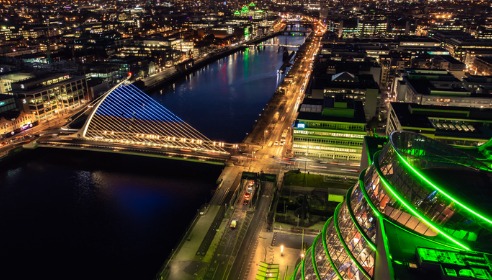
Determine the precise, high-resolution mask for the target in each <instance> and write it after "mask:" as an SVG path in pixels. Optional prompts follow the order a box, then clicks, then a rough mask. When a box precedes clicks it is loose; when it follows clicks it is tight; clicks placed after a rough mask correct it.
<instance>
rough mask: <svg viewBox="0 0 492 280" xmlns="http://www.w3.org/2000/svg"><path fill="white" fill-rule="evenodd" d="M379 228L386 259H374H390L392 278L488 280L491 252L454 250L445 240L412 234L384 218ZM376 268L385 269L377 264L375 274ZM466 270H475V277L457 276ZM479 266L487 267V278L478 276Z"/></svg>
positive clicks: (409, 279)
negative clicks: (384, 245) (383, 240)
mask: <svg viewBox="0 0 492 280" xmlns="http://www.w3.org/2000/svg"><path fill="white" fill-rule="evenodd" d="M382 229H383V231H384V237H385V240H386V244H387V248H388V250H389V253H388V255H389V256H388V257H387V258H386V260H385V259H384V258H378V259H377V261H379V262H384V261H388V262H390V269H392V270H393V277H394V279H400V280H413V279H420V280H435V279H449V280H451V279H490V273H491V272H492V271H491V265H492V263H491V260H492V255H490V254H487V253H480V252H463V251H456V250H455V249H453V248H451V247H448V246H446V245H445V244H446V243H442V242H439V241H437V240H431V239H429V238H426V237H423V236H421V235H418V234H415V233H412V232H410V231H408V230H405V229H403V228H402V227H400V226H398V225H396V224H394V223H393V222H391V221H389V220H388V219H383V221H382ZM477 264H478V265H477ZM378 267H379V268H381V267H383V268H384V267H385V266H384V265H378V263H377V264H376V274H378ZM466 269H471V270H473V269H475V270H476V272H477V273H475V274H472V275H474V276H468V277H457V275H462V274H463V273H465V271H466ZM480 269H485V270H487V271H488V272H487V273H488V274H489V277H485V278H483V277H479V275H480V273H478V271H479V270H480ZM461 270H463V271H462V272H461ZM453 272H455V273H456V275H454V273H453ZM450 276H451V277H450ZM452 276H454V277H452ZM462 276H463V275H462Z"/></svg>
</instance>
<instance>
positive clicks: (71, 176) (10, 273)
mask: <svg viewBox="0 0 492 280" xmlns="http://www.w3.org/2000/svg"><path fill="white" fill-rule="evenodd" d="M272 40H275V38H274V39H271V40H269V41H268V42H272ZM276 40H279V41H280V43H288V44H299V43H302V41H303V40H304V37H284V36H280V37H278V38H277V39H276ZM281 64H282V53H281V52H278V51H277V47H275V46H265V47H262V48H258V49H257V48H249V49H247V50H245V51H243V52H238V53H235V54H233V55H230V56H228V57H226V58H223V59H221V60H219V61H216V62H214V63H212V64H210V65H209V66H207V67H205V68H203V69H202V70H199V71H197V72H196V73H194V74H192V75H189V76H188V77H187V78H186V79H184V80H182V81H179V82H177V83H176V84H174V85H171V86H169V87H167V88H163V89H162V92H161V90H160V89H159V90H157V91H155V92H153V93H150V95H151V96H152V97H153V98H155V99H156V100H157V101H159V102H160V103H161V104H163V105H164V106H165V107H167V108H168V109H169V110H171V111H172V112H174V113H175V114H176V115H178V116H179V117H181V118H182V119H184V120H185V121H186V122H188V123H189V124H190V125H192V126H193V127H194V128H196V129H198V130H199V131H200V132H202V133H203V134H204V135H206V136H207V137H209V138H210V139H213V140H223V141H227V142H232V143H234V142H240V141H242V140H243V138H244V137H245V136H246V133H247V132H249V131H250V130H251V128H252V126H253V125H254V123H255V120H256V119H257V118H258V116H259V114H260V113H261V111H262V108H263V107H264V105H265V104H266V103H267V101H268V100H269V99H270V97H271V96H272V95H273V92H274V91H275V88H276V87H277V85H278V84H279V83H280V82H281V79H282V76H280V75H279V74H278V73H277V69H279V68H280V66H281ZM221 169H222V167H220V166H212V165H206V164H200V163H190V162H184V161H169V160H162V159H154V158H143V157H135V156H127V155H114V154H106V153H91V152H83V151H62V150H42V149H39V150H35V151H27V152H23V153H21V154H19V155H17V156H15V157H13V158H10V159H8V160H5V161H3V162H1V163H0V255H1V260H2V264H1V267H2V269H1V270H0V278H2V279H24V278H39V279H139V280H140V279H153V278H154V276H155V274H156V273H157V272H158V270H159V267H160V266H161V265H162V263H163V262H164V260H165V259H166V258H167V257H168V255H169V254H170V252H171V250H172V248H174V247H175V246H176V245H177V243H178V242H179V240H180V238H181V236H182V234H183V233H184V232H185V230H186V229H187V227H188V225H189V224H190V223H191V221H192V219H193V217H194V216H195V214H196V212H197V209H198V208H199V207H200V206H201V205H202V204H203V203H206V202H208V201H209V200H210V198H211V195H212V191H213V189H214V187H215V181H216V179H217V178H218V176H219V174H220V172H221Z"/></svg>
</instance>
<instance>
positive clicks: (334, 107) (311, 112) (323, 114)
mask: <svg viewBox="0 0 492 280" xmlns="http://www.w3.org/2000/svg"><path fill="white" fill-rule="evenodd" d="M297 118H298V119H304V120H322V121H339V122H355V123H366V119H365V116H364V107H363V105H362V102H360V101H354V100H339V99H334V98H330V97H325V98H324V99H315V98H305V99H304V101H303V103H302V104H301V106H299V115H298V116H297Z"/></svg>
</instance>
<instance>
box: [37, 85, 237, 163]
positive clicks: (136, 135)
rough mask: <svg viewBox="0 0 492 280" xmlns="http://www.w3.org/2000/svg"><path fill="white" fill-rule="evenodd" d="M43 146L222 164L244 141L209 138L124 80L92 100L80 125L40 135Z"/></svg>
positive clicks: (40, 142) (40, 144) (40, 143)
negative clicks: (91, 106)
mask: <svg viewBox="0 0 492 280" xmlns="http://www.w3.org/2000/svg"><path fill="white" fill-rule="evenodd" d="M38 142H39V143H38V145H39V146H46V147H52V148H65V149H84V150H95V151H104V152H116V153H125V154H137V155H146V156H158V157H167V158H179V159H188V160H196V161H204V162H209V163H217V162H222V163H224V162H225V161H227V160H228V159H229V158H230V152H229V151H233V150H237V149H238V148H239V147H240V145H243V144H231V143H225V142H221V141H214V140H210V139H208V138H207V137H205V136H204V135H203V134H201V133H200V132H198V131H197V130H196V129H195V128H193V127H192V126H190V125H189V124H187V123H186V122H185V121H183V120H182V119H180V118H179V117H178V116H176V115H175V114H174V113H172V112H171V111H169V110H168V109H166V108H165V107H164V106H162V105H161V104H159V103H158V102H157V101H155V100H154V99H152V98H151V97H149V96H148V95H147V94H146V93H144V92H143V91H141V90H140V89H139V88H137V87H136V86H134V85H133V84H130V83H129V82H128V81H124V82H122V83H120V84H118V85H117V86H115V87H114V88H112V89H111V90H109V91H108V92H107V93H105V95H104V96H103V97H102V98H101V99H100V100H99V101H98V102H97V103H96V104H94V106H93V108H92V111H91V113H90V114H89V116H88V117H87V120H86V121H85V124H84V125H83V127H82V128H81V129H80V130H68V134H65V135H59V136H56V137H53V136H50V137H45V138H41V139H40V140H39V141H38Z"/></svg>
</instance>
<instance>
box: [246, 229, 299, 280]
mask: <svg viewBox="0 0 492 280" xmlns="http://www.w3.org/2000/svg"><path fill="white" fill-rule="evenodd" d="M275 238H276V233H275V232H267V231H261V233H260V235H259V236H258V239H257V241H256V251H255V254H254V257H253V259H252V261H251V263H250V266H249V268H248V269H249V273H248V277H247V278H246V279H247V280H255V279H256V274H257V273H258V268H259V265H260V262H265V263H270V264H278V265H279V274H278V275H279V278H278V279H279V280H284V279H290V277H291V276H292V274H293V273H294V269H295V267H296V265H297V263H298V262H299V260H300V256H301V247H300V246H299V247H298V248H293V247H292V246H286V245H284V246H283V254H282V253H281V245H282V244H280V243H279V242H275Z"/></svg>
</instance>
